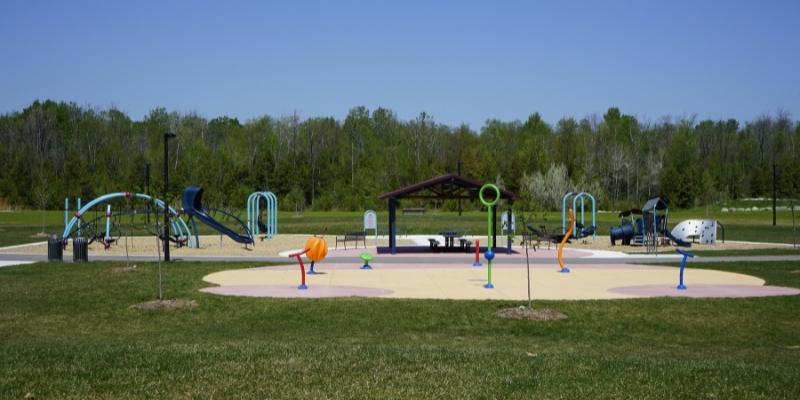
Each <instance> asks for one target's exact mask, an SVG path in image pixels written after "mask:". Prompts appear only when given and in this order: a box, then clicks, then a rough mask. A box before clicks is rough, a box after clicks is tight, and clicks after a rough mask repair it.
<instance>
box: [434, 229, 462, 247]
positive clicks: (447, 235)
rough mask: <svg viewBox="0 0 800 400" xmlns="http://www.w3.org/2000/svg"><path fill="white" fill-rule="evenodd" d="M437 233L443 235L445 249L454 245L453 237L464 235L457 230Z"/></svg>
mask: <svg viewBox="0 0 800 400" xmlns="http://www.w3.org/2000/svg"><path fill="white" fill-rule="evenodd" d="M439 235H442V236H443V237H444V247H445V248H446V249H450V248H453V247H454V246H453V242H455V239H456V238H460V237H461V236H464V235H462V234H461V232H457V231H442V232H439Z"/></svg>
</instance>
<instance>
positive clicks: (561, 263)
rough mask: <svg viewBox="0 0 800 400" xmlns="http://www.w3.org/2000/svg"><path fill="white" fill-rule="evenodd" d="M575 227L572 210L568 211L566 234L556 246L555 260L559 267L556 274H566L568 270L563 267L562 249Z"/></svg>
mask: <svg viewBox="0 0 800 400" xmlns="http://www.w3.org/2000/svg"><path fill="white" fill-rule="evenodd" d="M574 226H575V212H574V211H572V209H571V208H570V209H569V226H568V227H567V232H566V233H564V237H563V238H561V243H559V244H558V254H557V255H556V260H558V265H559V267H561V269H559V271H558V272H563V273H568V272H569V268H567V267H565V266H564V247H566V245H567V242H568V241H569V238H570V236H571V235H572V229H573V228H574Z"/></svg>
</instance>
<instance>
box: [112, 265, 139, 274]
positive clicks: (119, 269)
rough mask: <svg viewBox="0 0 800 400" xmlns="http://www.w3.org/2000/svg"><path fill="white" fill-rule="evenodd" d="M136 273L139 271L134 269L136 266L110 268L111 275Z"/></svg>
mask: <svg viewBox="0 0 800 400" xmlns="http://www.w3.org/2000/svg"><path fill="white" fill-rule="evenodd" d="M136 271H141V270H140V269H138V268H136V265H132V266H130V267H115V268H111V273H113V274H127V273H129V272H136Z"/></svg>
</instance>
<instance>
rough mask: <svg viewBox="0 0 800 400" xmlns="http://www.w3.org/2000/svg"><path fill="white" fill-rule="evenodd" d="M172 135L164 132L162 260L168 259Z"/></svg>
mask: <svg viewBox="0 0 800 400" xmlns="http://www.w3.org/2000/svg"><path fill="white" fill-rule="evenodd" d="M174 137H175V134H174V133H172V132H165V133H164V261H169V139H171V138H174Z"/></svg>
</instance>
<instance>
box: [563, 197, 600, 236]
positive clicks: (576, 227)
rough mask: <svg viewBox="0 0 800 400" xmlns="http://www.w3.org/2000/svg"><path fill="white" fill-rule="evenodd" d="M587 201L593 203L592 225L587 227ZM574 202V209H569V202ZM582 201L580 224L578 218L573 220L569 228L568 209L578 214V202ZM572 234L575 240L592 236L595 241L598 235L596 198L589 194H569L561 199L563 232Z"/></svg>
mask: <svg viewBox="0 0 800 400" xmlns="http://www.w3.org/2000/svg"><path fill="white" fill-rule="evenodd" d="M586 199H589V200H591V202H592V224H591V225H589V226H586ZM570 200H572V207H569V201H570ZM579 201H580V210H581V213H580V222H578V221H577V220H578V218H577V217H575V218H572V219H571V222H570V223H569V225H570V226H567V209H568V208H569V209H571V210H572V211H573V212H574V213H575V214H577V212H578V202H579ZM568 228H569V230H570V231H571V232H572V235H571V237H573V238H575V239H582V238H585V237H589V236H591V237H592V239H594V238H595V237H596V235H597V233H596V231H597V203H596V202H595V199H594V196H592V195H591V193H587V192H567V193H565V194H564V197H563V198H562V199H561V232H564V233H566V232H567V229H568Z"/></svg>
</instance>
